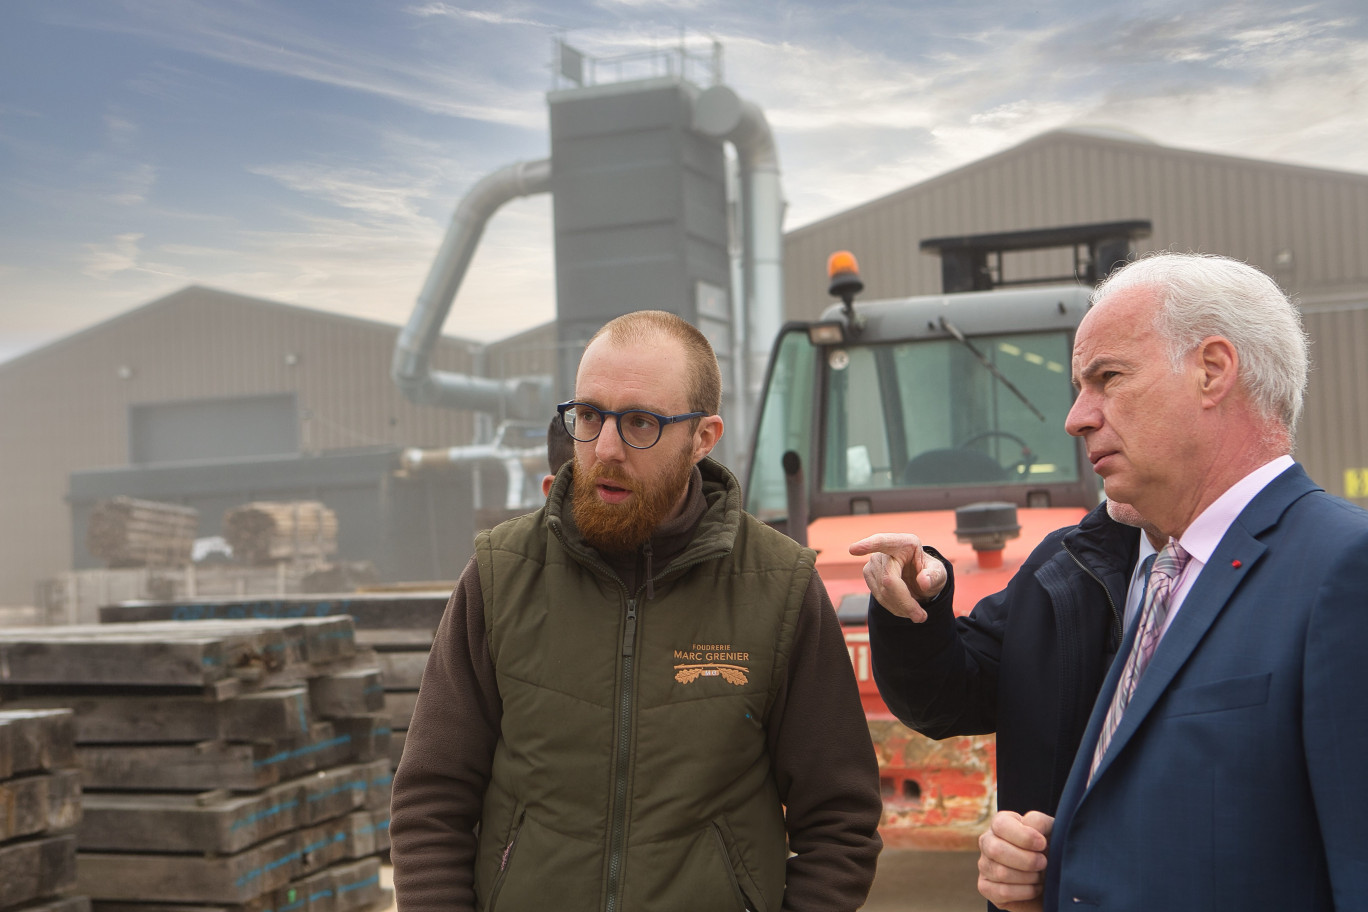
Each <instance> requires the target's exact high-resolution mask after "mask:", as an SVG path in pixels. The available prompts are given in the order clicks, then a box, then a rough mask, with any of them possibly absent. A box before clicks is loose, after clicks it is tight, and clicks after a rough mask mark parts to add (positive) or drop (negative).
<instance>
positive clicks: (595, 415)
mask: <svg viewBox="0 0 1368 912" xmlns="http://www.w3.org/2000/svg"><path fill="white" fill-rule="evenodd" d="M556 411H557V412H559V413H560V417H561V423H562V424H564V425H565V432H566V433H567V434H569V435H570V436H571V437H573V438H574V439H575V440H578V441H579V442H580V443H589V442H591V441H594V440H598V436H599V434H601V433H603V420H604V418H606V417H607V416H609V415H611V416H613V417H614V418H616V419H617V429H618V436H619V437H621V438H622V442H623V443H625V444H627V445H628V446H629V447H631V448H632V449H634V450H649V449H650V448H651V447H653V446H655V445H656V444H657V443H658V442H659V441H660V435H661V434H662V433H664V431H665V425H667V424H674V423H675V422H676V421H688V420H689V419H690V418H703V417H706V416H707V414H708V413H707V412H685V413H684V414H683V415H657V414H656V413H655V412H648V411H646V410H645V409H627V410H626V411H622V412H610V411H609V410H608V409H601V408H599V407H597V406H594V405H590V404H589V403H587V402H562V403H561V404H560V405H558V406H556Z"/></svg>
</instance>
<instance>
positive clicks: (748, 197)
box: [693, 85, 784, 427]
mask: <svg viewBox="0 0 1368 912" xmlns="http://www.w3.org/2000/svg"><path fill="white" fill-rule="evenodd" d="M693 111H694V113H693V127H694V129H695V130H697V131H698V132H700V133H703V134H705V135H708V136H713V137H716V138H718V139H721V140H723V141H725V142H730V143H731V144H732V145H733V146H734V147H735V148H736V156H737V161H738V163H739V164H740V166H741V209H742V235H743V238H742V263H741V280H742V284H743V288H742V293H741V299H742V301H743V302H744V327H745V329H744V332H745V346H746V352H747V354H748V357H747V358H746V362H745V367H744V373H745V387H746V389H745V391H746V395H745V397H744V399H745V401H746V403H747V406H748V407H749V405H750V404H751V403H755V402H756V401H757V400H758V398H759V396H760V391H761V386H762V385H763V384H764V380H765V367H766V363H767V362H768V360H769V350H770V346H771V345H772V344H773V342H774V340H775V338H777V337H778V335H779V328H780V327H781V326H782V325H783V322H784V254H783V251H784V235H783V230H784V229H783V221H784V198H783V190H782V187H781V186H780V181H779V152H778V149H777V147H776V146H775V144H774V134H773V133H772V132H770V128H769V122H768V121H767V120H766V119H765V114H764V112H763V111H761V110H760V108H759V107H758V106H756V105H755V104H753V103H751V102H749V101H744V100H743V99H741V98H740V97H738V96H737V94H736V93H735V92H733V91H732V90H731V89H729V88H727V87H726V86H720V85H719V86H713V87H712V88H710V89H707V90H705V91H703V92H701V93H699V95H698V97H697V98H696V99H694V108H693ZM738 417H739V416H738ZM748 419H749V416H745V417H744V418H743V423H742V425H741V426H742V427H748V426H749V421H748Z"/></svg>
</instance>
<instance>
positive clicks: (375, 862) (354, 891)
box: [333, 858, 393, 912]
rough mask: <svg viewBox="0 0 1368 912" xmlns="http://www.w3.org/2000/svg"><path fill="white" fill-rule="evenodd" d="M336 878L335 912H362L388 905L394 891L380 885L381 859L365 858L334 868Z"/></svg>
mask: <svg viewBox="0 0 1368 912" xmlns="http://www.w3.org/2000/svg"><path fill="white" fill-rule="evenodd" d="M333 873H334V875H335V877H336V881H335V883H336V887H335V891H336V895H335V897H334V898H335V905H334V912H360V910H362V909H373V908H375V907H376V906H378V905H380V904H382V903H388V902H389V901H390V898H391V897H392V895H393V891H391V890H389V889H386V888H385V887H384V886H382V885H381V883H380V859H378V858H363V859H361V860H360V861H354V862H349V863H346V864H340V865H337V866H335V867H334V868H333Z"/></svg>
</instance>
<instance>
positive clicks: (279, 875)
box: [76, 833, 299, 905]
mask: <svg viewBox="0 0 1368 912" xmlns="http://www.w3.org/2000/svg"><path fill="white" fill-rule="evenodd" d="M77 872H78V878H77V885H76V886H77V890H78V891H80V892H81V893H85V894H86V895H88V896H90V898H91V899H93V900H97V901H98V900H111V901H124V902H173V903H211V904H225V903H226V904H229V905H233V904H239V903H247V902H251V901H252V900H254V899H256V898H257V897H259V896H262V895H264V894H268V893H270V892H271V891H274V890H277V889H279V888H280V887H283V886H284V885H285V884H287V883H289V882H290V881H291V880H294V879H295V878H296V877H298V876H299V840H298V834H297V833H287V834H285V835H284V836H278V837H276V838H275V839H272V840H270V841H269V842H265V843H261V844H260V845H257V846H254V847H252V848H250V849H247V850H246V851H243V852H238V853H237V854H235V855H219V856H214V857H204V856H198V855H147V854H132V853H123V854H118V853H105V852H82V853H80V855H78V856H77Z"/></svg>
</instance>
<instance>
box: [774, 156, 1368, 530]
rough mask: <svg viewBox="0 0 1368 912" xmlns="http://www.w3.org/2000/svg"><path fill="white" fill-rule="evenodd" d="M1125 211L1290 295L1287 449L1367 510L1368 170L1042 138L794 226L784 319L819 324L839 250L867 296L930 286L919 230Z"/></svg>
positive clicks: (1144, 244) (1163, 236)
mask: <svg viewBox="0 0 1368 912" xmlns="http://www.w3.org/2000/svg"><path fill="white" fill-rule="evenodd" d="M1128 219H1149V220H1150V221H1151V222H1152V223H1153V234H1152V235H1151V236H1150V237H1149V238H1148V239H1145V240H1142V241H1140V242H1139V243H1138V245H1137V247H1138V249H1139V250H1140V251H1142V252H1143V251H1148V250H1163V249H1173V250H1198V251H1204V252H1208V253H1220V254H1225V255H1227V256H1233V257H1237V258H1239V259H1242V260H1245V261H1247V262H1250V263H1252V264H1254V265H1256V266H1258V267H1259V268H1260V269H1263V270H1264V271H1265V272H1267V273H1269V274H1270V275H1272V276H1273V277H1274V278H1275V279H1277V280H1278V282H1279V283H1280V284H1281V285H1282V286H1283V288H1284V289H1285V290H1287V291H1288V292H1289V293H1290V294H1291V295H1293V296H1294V298H1295V299H1296V300H1298V302H1299V303H1300V304H1301V306H1302V308H1303V311H1304V312H1305V314H1306V322H1307V330H1308V332H1309V334H1310V335H1311V339H1312V358H1313V364H1314V371H1313V374H1312V383H1311V387H1310V390H1309V395H1308V400H1309V401H1308V407H1307V410H1306V416H1305V418H1304V420H1303V422H1302V426H1301V428H1300V429H1299V434H1298V447H1297V453H1296V455H1297V457H1298V458H1299V459H1301V460H1303V461H1304V462H1305V463H1306V465H1307V469H1308V471H1309V472H1310V473H1311V475H1312V477H1313V478H1315V479H1316V480H1317V481H1318V482H1319V483H1320V484H1322V485H1324V486H1325V488H1326V490H1328V491H1330V492H1331V493H1334V494H1338V495H1341V496H1349V497H1351V498H1353V499H1355V500H1357V502H1359V503H1361V504H1364V505H1368V496H1364V495H1368V439H1365V434H1366V433H1368V384H1365V381H1366V380H1368V377H1366V376H1365V369H1364V365H1365V364H1368V322H1366V321H1368V175H1363V174H1351V173H1346V172H1338V171H1326V170H1321V169H1316V168H1304V167H1298V166H1293V165H1283V164H1277V163H1273V162H1265V161H1255V160H1251V159H1244V158H1235V157H1231V156H1223V155H1210V154H1206V153H1200V152H1192V151H1187V150H1181V149H1173V148H1168V147H1164V146H1160V145H1156V144H1154V143H1150V142H1147V141H1144V140H1140V139H1138V138H1125V137H1122V136H1119V135H1110V134H1098V133H1094V132H1086V131H1073V130H1061V131H1055V132H1051V133H1046V134H1043V135H1041V136H1038V137H1035V138H1034V139H1031V140H1028V141H1027V142H1024V143H1022V144H1021V145H1018V146H1015V147H1014V148H1011V149H1008V150H1006V151H1004V152H1001V153H999V154H997V155H993V156H991V157H989V158H985V159H982V160H980V161H978V162H975V163H973V164H970V165H967V166H965V167H963V168H959V169H957V170H955V171H952V172H950V173H948V174H945V175H942V176H940V177H936V178H933V179H931V180H928V181H925V182H924V183H921V184H917V185H914V186H912V187H909V188H907V189H905V190H901V191H898V192H896V193H893V194H890V195H888V196H885V197H883V198H881V199H877V200H874V201H872V202H870V203H866V204H864V205H861V206H857V207H855V208H853V209H850V210H848V211H846V212H843V213H840V214H838V215H835V216H832V217H831V218H828V219H824V220H823V221H820V222H815V223H813V224H811V225H807V226H804V227H801V228H797V229H795V230H793V231H791V232H789V233H788V234H787V235H786V236H785V239H784V288H785V295H786V309H787V316H788V317H789V318H790V319H799V320H806V319H812V318H814V317H816V316H817V315H818V314H820V313H821V311H822V310H823V309H824V308H825V307H826V306H828V304H830V303H831V301H832V299H831V298H830V297H829V296H828V295H827V292H826V288H827V281H826V273H825V270H826V260H827V257H828V256H829V255H830V254H831V252H832V251H835V250H841V249H847V250H851V251H853V252H854V253H855V255H856V257H857V258H858V259H859V263H860V270H861V274H862V276H863V278H864V282H865V291H864V297H866V298H868V299H871V300H872V299H875V298H894V297H905V296H910V295H918V294H937V293H939V292H940V291H941V285H940V260H939V259H938V258H937V257H935V256H933V255H930V254H925V253H922V252H921V250H920V243H921V241H923V240H924V239H927V238H935V237H947V236H955V235H963V234H980V233H987V232H998V231H1013V230H1020V229H1027V228H1046V227H1054V226H1061V225H1072V224H1080V223H1086V222H1108V221H1121V220H1128ZM1005 268H1006V271H1007V273H1008V275H1007V278H1009V279H1020V278H1028V277H1031V276H1038V275H1051V276H1059V275H1063V274H1068V273H1069V272H1070V271H1071V268H1072V260H1071V257H1070V256H1069V255H1068V254H1067V253H1054V254H1046V253H1032V254H1018V255H1015V256H1012V257H1009V258H1007V260H1006V263H1005ZM1355 472H1358V473H1361V474H1359V475H1355V474H1352V473H1355ZM1360 480H1361V481H1362V484H1359V481H1360Z"/></svg>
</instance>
